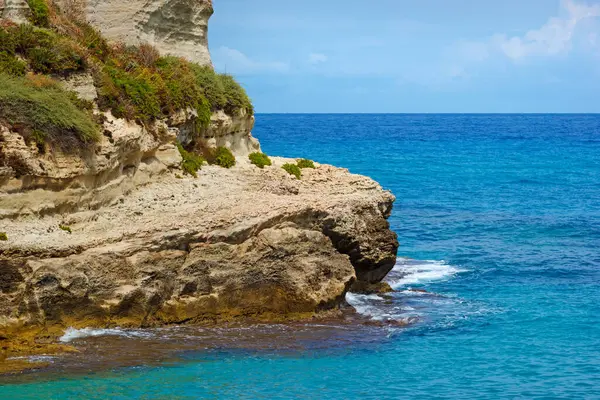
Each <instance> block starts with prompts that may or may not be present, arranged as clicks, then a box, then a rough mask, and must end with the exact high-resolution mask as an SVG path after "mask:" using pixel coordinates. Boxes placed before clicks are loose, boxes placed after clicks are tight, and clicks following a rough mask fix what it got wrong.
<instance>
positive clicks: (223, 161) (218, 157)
mask: <svg viewBox="0 0 600 400" xmlns="http://www.w3.org/2000/svg"><path fill="white" fill-rule="evenodd" d="M210 159H211V161H212V164H215V165H218V166H220V167H223V168H231V167H233V166H234V165H235V156H234V155H233V153H232V152H231V150H229V149H228V148H227V147H217V148H216V149H215V150H214V151H212V152H211V157H210Z"/></svg>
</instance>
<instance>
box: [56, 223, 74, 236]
mask: <svg viewBox="0 0 600 400" xmlns="http://www.w3.org/2000/svg"><path fill="white" fill-rule="evenodd" d="M58 227H59V228H60V229H62V230H63V231H65V232H67V233H68V234H71V233H73V231H72V230H71V227H70V226H67V225H62V224H61V225H58Z"/></svg>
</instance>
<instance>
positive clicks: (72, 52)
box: [0, 24, 85, 75]
mask: <svg viewBox="0 0 600 400" xmlns="http://www.w3.org/2000/svg"><path fill="white" fill-rule="evenodd" d="M0 53H6V54H8V55H9V56H10V55H12V56H15V55H17V54H18V55H19V56H21V57H22V58H24V59H25V60H26V61H27V62H28V64H29V67H30V69H31V70H33V71H34V72H37V73H42V74H68V73H71V72H74V71H79V70H82V69H83V68H84V67H85V57H84V54H83V51H82V49H81V48H80V47H79V45H77V44H76V43H74V42H73V41H72V40H69V39H65V38H63V37H61V36H59V35H57V34H56V33H54V32H52V31H50V30H48V29H43V28H36V27H34V26H32V25H28V24H23V25H19V26H17V27H9V28H1V27H0ZM4 58H6V57H4ZM12 61H13V62H14V63H15V64H16V66H15V67H14V68H7V67H5V68H3V70H4V71H5V72H7V73H10V74H11V75H23V74H24V73H20V71H22V70H23V69H24V67H25V65H24V63H23V62H22V61H20V60H18V59H17V58H13V59H12Z"/></svg>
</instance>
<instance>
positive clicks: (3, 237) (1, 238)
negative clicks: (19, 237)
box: [0, 232, 8, 242]
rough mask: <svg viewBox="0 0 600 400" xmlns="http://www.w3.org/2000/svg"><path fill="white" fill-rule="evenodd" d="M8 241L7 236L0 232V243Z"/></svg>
mask: <svg viewBox="0 0 600 400" xmlns="http://www.w3.org/2000/svg"><path fill="white" fill-rule="evenodd" d="M7 240H8V235H7V234H6V232H0V241H3V242H5V241H7Z"/></svg>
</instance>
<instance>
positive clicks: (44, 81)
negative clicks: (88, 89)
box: [0, 73, 99, 149]
mask: <svg viewBox="0 0 600 400" xmlns="http://www.w3.org/2000/svg"><path fill="white" fill-rule="evenodd" d="M0 120H3V121H5V122H7V123H8V124H9V125H11V126H12V127H13V129H15V130H17V131H18V132H19V133H21V134H22V135H23V137H24V138H25V139H26V140H29V141H33V142H35V143H36V144H37V145H38V147H40V146H43V144H44V143H45V142H46V141H50V142H52V143H55V144H57V145H58V146H59V147H60V148H63V149H69V148H73V147H74V146H78V145H80V143H81V142H83V143H91V142H94V141H97V140H98V138H99V129H98V126H97V125H96V124H95V122H94V120H93V116H92V114H91V112H90V111H89V110H86V109H84V108H83V103H79V102H77V101H75V100H74V99H73V95H72V94H71V93H69V92H66V91H64V90H62V89H60V88H59V87H58V84H57V83H56V82H55V81H54V80H52V79H50V78H47V77H44V76H39V75H28V76H26V77H11V76H8V75H6V74H3V73H0Z"/></svg>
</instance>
